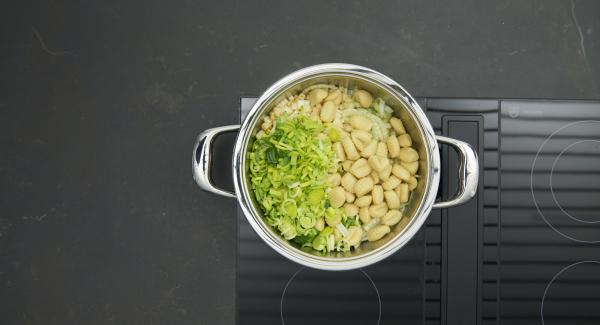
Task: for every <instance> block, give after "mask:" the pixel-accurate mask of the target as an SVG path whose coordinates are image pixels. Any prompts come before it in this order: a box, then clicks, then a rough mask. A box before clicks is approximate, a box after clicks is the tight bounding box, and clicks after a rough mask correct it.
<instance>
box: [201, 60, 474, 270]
mask: <svg viewBox="0 0 600 325" xmlns="http://www.w3.org/2000/svg"><path fill="white" fill-rule="evenodd" d="M318 83H334V84H338V85H343V86H345V87H348V88H349V89H352V88H354V87H359V88H361V89H365V90H367V91H370V92H371V93H372V94H374V95H375V96H376V97H382V98H383V99H384V100H385V101H386V103H388V104H389V106H391V107H392V108H394V110H395V113H394V114H395V116H397V117H399V118H400V119H401V120H402V122H403V123H404V125H405V127H406V130H407V132H408V133H409V134H410V135H411V137H412V139H413V146H414V148H415V149H416V150H417V151H418V152H419V156H420V162H419V164H420V166H419V175H420V178H419V185H418V187H417V188H416V189H415V192H414V193H413V196H412V198H411V201H410V203H409V206H408V207H407V209H406V210H405V213H404V215H405V216H409V217H410V218H411V219H410V222H409V223H408V225H407V226H406V227H405V228H402V229H400V228H399V227H400V226H399V225H397V226H396V227H395V228H393V229H392V231H391V232H390V233H389V234H388V235H386V236H385V237H383V238H382V239H380V240H378V241H376V242H366V243H363V244H362V245H361V246H360V247H359V248H358V249H356V250H353V251H351V252H345V253H329V254H327V255H323V254H321V253H318V252H315V251H306V250H301V249H300V248H299V247H298V246H295V244H293V243H291V242H288V241H287V240H285V239H283V238H282V237H280V236H279V235H278V234H277V233H276V232H274V231H273V230H272V229H271V228H270V227H269V226H268V225H267V224H266V223H265V222H263V218H262V213H261V211H260V209H259V208H258V204H257V202H256V201H255V199H254V197H253V194H252V190H251V187H250V182H249V180H248V165H247V163H246V156H247V153H248V148H250V147H251V144H252V140H253V138H254V135H255V134H256V132H258V131H259V130H260V122H261V120H262V118H263V117H264V116H265V115H266V114H267V113H268V112H269V111H270V109H271V108H272V107H273V105H274V104H275V103H277V102H278V101H279V100H280V99H282V98H283V97H287V96H289V95H294V94H297V93H298V92H299V91H300V90H302V89H304V88H306V87H308V86H311V85H314V84H318ZM238 130H239V135H238V137H237V141H236V143H235V148H234V156H233V169H232V173H233V179H234V185H235V193H231V192H228V191H225V190H222V189H219V188H217V187H216V186H215V185H214V184H213V183H212V181H211V178H210V172H211V166H212V162H211V151H212V150H211V147H212V144H213V140H214V139H215V138H216V137H217V136H218V135H219V134H222V133H225V132H232V131H238ZM438 142H440V143H444V144H448V145H450V146H452V147H453V148H454V149H455V150H456V151H457V153H458V156H459V160H460V164H459V170H458V176H457V177H458V178H459V182H458V184H459V188H458V191H457V193H456V194H455V195H454V197H453V198H451V199H450V200H448V201H444V202H434V201H435V198H436V194H437V191H438V185H439V179H440V154H439V150H438ZM192 164H193V173H194V179H195V180H196V182H197V183H198V185H199V186H200V187H201V188H202V189H204V190H206V191H209V192H213V193H216V194H219V195H223V196H228V197H232V198H237V200H238V202H239V204H240V206H241V208H242V211H243V212H244V215H245V216H246V219H248V222H249V223H250V225H251V226H252V228H254V230H255V231H256V233H257V234H258V235H259V236H260V237H261V238H262V239H263V240H264V241H265V242H266V243H267V244H268V245H269V246H271V247H272V248H273V249H274V250H276V251H277V252H278V253H280V254H281V255H283V256H284V257H286V258H288V259H290V260H292V261H294V262H297V263H299V264H302V265H305V266H308V267H312V268H317V269H322V270H350V269H355V268H360V267H364V266H367V265H370V264H373V263H376V262H379V261H381V260H383V259H385V258H386V257H388V256H390V255H392V254H393V253H394V252H396V251H397V250H399V249H400V248H402V246H404V245H405V244H406V243H407V242H408V241H409V240H410V239H411V238H412V237H413V236H414V235H415V234H416V233H417V231H418V230H419V228H421V226H422V225H423V223H424V222H425V219H426V218H427V216H428V215H429V212H430V211H431V209H432V208H448V207H452V206H456V205H459V204H462V203H465V202H466V201H468V200H469V199H471V198H472V197H473V196H474V195H475V192H476V190H477V182H478V176H479V175H478V174H479V165H478V160H477V154H476V153H475V151H473V149H472V148H471V147H470V146H469V144H467V143H465V142H462V141H458V140H455V139H451V138H446V137H442V136H436V135H435V134H434V132H433V129H432V127H431V124H429V121H428V120H427V118H426V117H425V114H424V113H423V110H422V109H421V107H419V105H418V104H417V102H416V101H415V100H414V99H413V98H412V97H411V95H410V94H409V93H408V92H407V91H406V90H404V88H402V87H401V86H400V85H399V84H397V83H396V82H395V81H393V80H392V79H390V78H388V77H386V76H385V75H383V74H381V73H379V72H376V71H373V70H371V69H368V68H365V67H361V66H356V65H350V64H340V63H332V64H322V65H315V66H311V67H307V68H304V69H301V70H298V71H296V72H293V73H291V74H289V75H287V76H285V77H284V78H282V79H281V80H279V81H277V82H276V83H275V84H273V85H272V86H271V87H270V88H269V89H267V90H266V91H265V92H264V93H263V94H262V96H260V98H259V99H258V100H257V101H256V103H255V104H254V106H253V107H252V109H251V110H250V113H249V114H248V116H247V117H246V119H245V120H244V121H243V123H242V125H241V126H240V125H229V126H222V127H217V128H212V129H208V130H206V131H204V132H202V133H201V134H200V135H199V136H198V139H197V141H196V144H195V145H194V152H193V161H192Z"/></svg>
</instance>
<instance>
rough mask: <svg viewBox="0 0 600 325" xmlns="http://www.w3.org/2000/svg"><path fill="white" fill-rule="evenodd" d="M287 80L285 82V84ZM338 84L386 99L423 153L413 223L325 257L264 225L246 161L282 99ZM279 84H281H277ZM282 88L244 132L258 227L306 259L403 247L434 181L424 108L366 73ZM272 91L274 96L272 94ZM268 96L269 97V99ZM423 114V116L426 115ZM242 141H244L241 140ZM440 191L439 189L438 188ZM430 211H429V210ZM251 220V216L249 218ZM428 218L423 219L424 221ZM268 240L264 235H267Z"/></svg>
mask: <svg viewBox="0 0 600 325" xmlns="http://www.w3.org/2000/svg"><path fill="white" fill-rule="evenodd" d="M284 80H285V78H284V79H283V80H282V81H284ZM323 83H328V84H335V85H338V86H343V87H346V88H348V89H355V88H359V89H364V90H367V91H369V92H370V93H371V94H372V95H373V97H374V98H377V97H381V98H383V99H384V100H385V102H386V104H388V105H389V106H390V107H392V108H393V109H394V116H395V117H398V118H400V119H401V120H402V122H403V123H404V126H405V128H406V131H407V132H408V133H409V134H410V136H411V137H412V140H413V148H414V149H415V150H417V152H418V153H419V156H420V158H419V171H418V173H417V174H418V175H419V176H418V180H419V183H418V186H417V188H416V189H415V190H414V191H413V192H412V195H411V198H410V200H409V205H408V206H407V207H406V209H405V211H404V218H409V219H410V221H409V222H408V224H407V223H406V222H404V223H403V222H401V223H399V224H396V225H395V226H394V227H392V231H391V232H390V233H389V234H387V235H386V236H384V237H383V238H382V239H380V240H378V241H375V242H363V243H362V244H361V245H360V246H359V247H358V248H357V249H352V250H351V251H349V252H332V253H327V254H323V253H321V252H317V251H315V250H313V249H312V248H306V247H304V248H300V246H299V245H297V244H295V243H292V242H288V241H287V240H285V239H283V238H282V237H280V236H279V235H278V234H277V232H276V231H275V230H273V229H271V227H270V226H268V225H267V224H266V223H265V222H263V217H262V211H261V210H260V208H259V205H258V204H257V202H256V201H255V199H254V195H253V193H252V188H251V186H250V182H249V176H248V175H249V172H248V164H245V163H244V162H245V161H246V159H247V156H246V155H247V154H248V150H247V149H248V148H251V146H252V142H253V139H254V135H255V134H256V133H257V132H258V131H260V125H261V122H262V119H263V117H264V116H266V115H268V113H269V112H270V110H271V109H272V108H273V107H274V106H275V105H276V104H277V103H278V102H279V101H281V100H283V99H284V98H286V97H288V96H292V95H296V94H298V93H299V92H301V91H302V90H303V89H305V88H307V87H309V86H312V85H315V84H323ZM276 85H277V84H276ZM279 86H280V87H279V89H274V88H273V87H272V88H271V89H269V90H268V91H267V92H266V93H265V95H263V97H261V99H259V100H258V101H257V104H256V105H255V107H253V109H252V111H251V113H250V114H249V115H248V117H247V119H246V120H245V121H244V123H243V126H242V129H247V130H250V131H249V132H248V133H247V136H246V137H245V139H241V141H244V142H245V143H243V144H242V148H243V152H241V154H242V155H243V162H242V163H241V165H240V167H242V168H243V172H242V175H241V176H242V180H243V182H244V184H243V186H244V191H243V192H244V193H243V194H244V195H246V196H247V199H248V201H249V202H251V205H252V207H251V208H250V210H251V211H252V216H251V217H252V218H254V219H255V221H256V224H258V225H260V228H261V230H262V231H263V234H265V235H267V236H268V237H269V239H270V240H272V241H273V242H275V243H277V246H278V247H280V248H282V249H284V250H287V251H288V253H290V254H296V255H297V254H299V256H302V257H300V258H302V259H306V258H309V259H319V260H335V261H336V262H341V261H342V260H353V259H356V258H359V257H364V256H365V255H371V254H376V253H377V252H378V251H380V250H383V249H385V247H389V246H392V245H393V246H396V245H395V243H396V241H403V243H401V244H400V246H402V245H403V244H404V243H405V242H406V241H407V240H408V239H410V238H405V237H406V236H404V234H405V233H406V232H407V230H408V229H409V228H412V227H413V226H417V228H418V227H420V225H421V224H422V221H423V220H421V222H418V223H417V224H415V219H417V218H416V217H418V216H419V214H422V210H423V209H422V204H423V201H424V198H425V197H426V194H427V191H428V190H429V188H430V186H429V185H430V184H429V182H430V181H431V180H430V177H429V176H430V172H431V171H430V160H431V154H432V153H431V152H430V149H431V145H430V144H427V143H426V140H425V139H426V137H425V134H424V132H425V131H424V130H427V129H431V126H430V125H429V123H428V122H427V121H422V120H419V119H418V118H417V115H416V114H415V112H414V110H415V109H418V110H420V108H419V107H418V105H417V104H416V103H412V104H411V103H410V101H412V98H408V97H404V96H402V95H400V93H399V92H398V91H396V90H397V89H393V88H392V87H390V85H389V84H385V83H381V82H379V81H377V80H374V79H371V78H369V76H368V74H362V73H353V72H334V73H322V72H321V73H319V74H317V75H307V76H304V77H303V78H299V79H296V80H290V82H289V83H287V84H283V85H279ZM269 91H271V92H272V93H270V94H269ZM265 96H267V97H265ZM419 113H421V114H420V115H421V116H424V115H423V114H422V112H419ZM238 141H240V140H238ZM436 188H437V187H436ZM427 211H429V210H428V209H427ZM247 217H250V216H247ZM424 217H426V216H423V218H424ZM414 232H416V229H415V230H414V231H412V234H410V235H409V237H412V235H414ZM263 238H264V236H263Z"/></svg>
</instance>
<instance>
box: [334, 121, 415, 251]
mask: <svg viewBox="0 0 600 325" xmlns="http://www.w3.org/2000/svg"><path fill="white" fill-rule="evenodd" d="M347 122H348V123H347V124H346V123H344V131H345V132H346V134H343V135H342V138H341V141H340V142H337V143H335V144H334V148H335V152H336V157H337V158H338V159H339V160H340V162H341V168H340V170H339V171H338V172H336V173H333V174H330V175H329V179H328V181H329V183H330V184H331V186H332V189H331V191H330V192H329V200H330V202H331V206H333V207H343V209H344V212H345V214H346V216H348V217H353V216H356V215H358V216H359V218H360V221H361V223H362V225H363V228H364V230H366V234H367V236H366V239H367V240H369V241H376V240H378V239H380V238H381V237H383V236H384V235H386V234H387V233H389V232H390V227H391V226H394V225H396V224H397V223H399V222H400V221H401V220H402V218H403V214H402V212H403V207H404V205H405V204H406V203H407V202H408V200H409V198H410V193H411V191H413V190H414V189H415V188H416V187H417V183H418V180H417V177H416V175H417V171H418V169H419V154H418V153H417V151H416V150H415V149H413V148H412V147H411V145H412V139H411V137H410V135H408V134H407V133H406V130H405V129H404V126H403V125H402V121H400V120H399V119H397V118H395V117H392V118H390V120H389V122H390V125H391V126H392V127H393V130H394V131H393V133H392V134H390V136H388V138H387V139H383V140H382V141H378V140H376V139H373V136H372V135H371V134H370V133H369V131H370V129H371V128H372V123H371V121H369V120H368V119H367V118H365V117H362V116H353V117H351V118H350V119H349V120H348V121H347ZM405 219H406V221H408V218H405Z"/></svg>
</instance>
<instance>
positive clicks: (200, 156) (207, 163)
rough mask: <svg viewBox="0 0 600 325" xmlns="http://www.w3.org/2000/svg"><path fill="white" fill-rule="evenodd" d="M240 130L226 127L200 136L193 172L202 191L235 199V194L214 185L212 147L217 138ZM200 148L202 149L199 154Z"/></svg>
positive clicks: (194, 154)
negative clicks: (211, 174) (211, 172)
mask: <svg viewBox="0 0 600 325" xmlns="http://www.w3.org/2000/svg"><path fill="white" fill-rule="evenodd" d="M239 129H240V126H239V125H226V126H220V127H216V128H212V129H208V130H205V131H204V132H202V133H200V135H198V139H197V140H196V143H195V144H194V153H193V156H192V171H193V173H194V180H195V181H196V183H197V184H198V186H200V188H201V189H203V190H205V191H208V192H212V193H215V194H219V195H223V196H227V197H235V193H232V192H229V191H225V190H222V189H220V188H218V187H216V186H215V185H214V184H213V182H212V179H211V177H210V170H211V167H212V146H213V141H214V140H215V138H216V137H217V136H219V135H220V134H222V133H228V132H236V131H238V130H239ZM198 148H200V152H199V153H198Z"/></svg>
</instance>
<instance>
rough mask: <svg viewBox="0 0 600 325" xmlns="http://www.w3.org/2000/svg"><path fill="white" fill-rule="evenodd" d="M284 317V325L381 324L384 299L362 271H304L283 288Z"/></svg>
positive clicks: (282, 318)
mask: <svg viewBox="0 0 600 325" xmlns="http://www.w3.org/2000/svg"><path fill="white" fill-rule="evenodd" d="M280 315H281V323H282V324H284V325H295V324H313V325H317V324H345V325H351V324H379V323H380V321H381V297H380V296H379V290H378V289H377V286H376V285H375V282H373V280H372V279H371V277H370V276H369V275H368V274H367V273H366V272H365V271H364V270H362V269H358V270H352V271H346V272H326V271H320V270H316V269H311V268H306V267H302V268H300V269H298V271H296V272H295V273H294V274H293V275H292V276H291V277H290V279H289V280H288V282H287V283H286V285H285V287H284V288H283V293H282V294H281V302H280Z"/></svg>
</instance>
